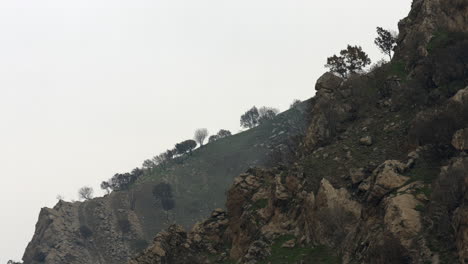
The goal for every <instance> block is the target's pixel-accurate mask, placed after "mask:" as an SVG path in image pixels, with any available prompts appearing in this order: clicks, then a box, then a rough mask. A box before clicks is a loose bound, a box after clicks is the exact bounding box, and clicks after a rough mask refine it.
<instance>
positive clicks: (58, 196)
mask: <svg viewBox="0 0 468 264" xmlns="http://www.w3.org/2000/svg"><path fill="white" fill-rule="evenodd" d="M55 198H56V199H57V200H59V201H62V200H63V195H61V194H57V196H56V197H55Z"/></svg>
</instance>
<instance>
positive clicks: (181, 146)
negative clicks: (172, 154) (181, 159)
mask: <svg viewBox="0 0 468 264" xmlns="http://www.w3.org/2000/svg"><path fill="white" fill-rule="evenodd" d="M196 147H197V142H195V140H191V139H188V140H185V141H182V142H180V143H177V144H176V145H175V150H176V153H177V154H178V155H184V154H187V153H190V154H191V153H192V150H193V149H194V148H196Z"/></svg>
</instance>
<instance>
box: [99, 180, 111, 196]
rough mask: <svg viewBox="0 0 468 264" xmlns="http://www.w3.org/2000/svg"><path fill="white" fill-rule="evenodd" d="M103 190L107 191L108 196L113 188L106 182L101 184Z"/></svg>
mask: <svg viewBox="0 0 468 264" xmlns="http://www.w3.org/2000/svg"><path fill="white" fill-rule="evenodd" d="M101 189H103V190H104V191H106V193H107V194H109V193H110V190H111V186H110V185H109V182H106V181H103V182H101Z"/></svg>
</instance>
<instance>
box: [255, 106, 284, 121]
mask: <svg viewBox="0 0 468 264" xmlns="http://www.w3.org/2000/svg"><path fill="white" fill-rule="evenodd" d="M278 113H279V110H278V109H276V108H273V107H266V106H263V107H261V108H260V109H259V110H258V114H259V116H258V123H259V124H264V123H265V122H267V121H268V120H272V119H273V118H275V116H276V115H277V114H278Z"/></svg>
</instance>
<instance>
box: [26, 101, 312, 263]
mask: <svg viewBox="0 0 468 264" xmlns="http://www.w3.org/2000/svg"><path fill="white" fill-rule="evenodd" d="M307 105H308V104H307V103H303V104H301V105H299V106H297V107H295V108H293V109H290V110H288V111H286V112H284V113H281V114H279V115H277V116H276V118H274V119H273V120H270V121H268V122H266V123H264V124H262V125H260V126H258V127H255V128H253V129H250V130H248V131H245V132H242V133H239V134H236V135H233V136H229V137H226V138H223V139H219V140H217V141H215V142H213V143H209V144H207V145H205V146H203V147H202V148H199V149H197V150H195V151H193V154H192V155H187V156H184V157H179V158H177V159H174V160H172V161H171V162H169V164H167V165H164V166H158V167H156V168H153V169H148V170H145V173H144V175H143V176H141V177H140V179H139V180H138V181H137V182H136V183H135V184H134V185H133V186H131V187H130V188H129V189H128V190H123V191H114V192H112V193H111V194H108V195H106V196H104V197H101V198H96V199H92V200H89V201H85V202H74V203H71V202H65V201H60V202H59V203H58V204H57V205H56V206H55V207H54V208H43V209H42V211H41V213H40V215H39V219H38V222H37V224H36V231H35V234H34V236H33V238H32V240H31V242H30V243H29V245H28V247H27V248H26V251H25V253H24V257H23V261H24V263H28V264H30V263H31V264H32V263H50V264H58V263H67V264H68V263H69V264H74V263H93V264H118V263H126V262H127V261H128V259H130V258H131V257H132V256H134V255H135V254H136V253H138V252H140V251H142V250H143V249H145V248H146V247H147V246H148V244H149V242H151V241H152V239H153V237H154V236H155V235H156V234H157V233H158V232H159V231H161V230H162V229H164V228H166V227H168V226H169V225H170V224H171V223H174V222H176V223H178V224H180V225H182V226H185V227H190V226H192V225H193V224H194V223H195V222H196V221H197V220H200V219H202V218H203V217H204V216H205V215H207V214H208V213H209V212H211V210H213V209H215V208H217V207H224V203H225V201H226V195H225V193H226V191H227V190H228V188H229V186H230V185H231V184H232V182H233V178H234V177H235V176H237V175H239V174H240V173H241V172H244V171H245V170H247V169H248V168H249V167H251V166H266V165H268V164H271V163H272V162H278V161H281V160H282V159H285V158H287V155H288V154H287V153H288V152H287V149H288V148H289V147H288V146H291V144H295V143H294V142H291V139H292V138H294V136H295V135H298V134H301V133H304V131H305V124H306V122H305V120H304V118H305V117H306V116H307V115H306V114H305V113H306V106H307ZM278 153H280V154H281V155H279V154H278ZM284 155H286V156H284ZM161 182H164V183H169V184H171V185H172V189H173V192H174V200H175V208H174V209H172V210H170V211H169V212H168V213H166V212H165V211H164V210H163V208H162V207H161V204H160V203H159V202H158V201H156V200H155V198H154V196H153V193H152V190H153V188H154V186H155V185H157V184H158V183H161Z"/></svg>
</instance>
